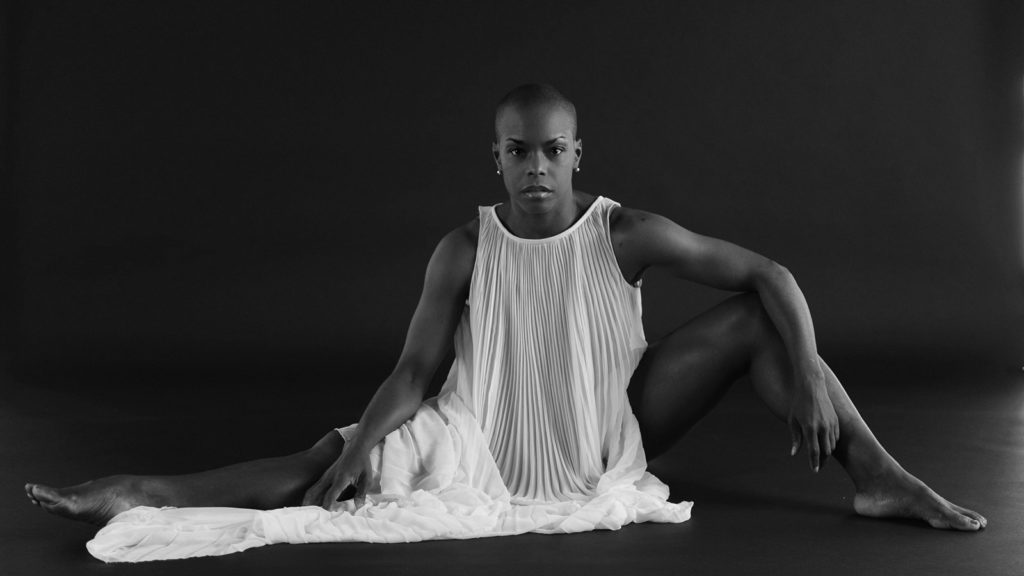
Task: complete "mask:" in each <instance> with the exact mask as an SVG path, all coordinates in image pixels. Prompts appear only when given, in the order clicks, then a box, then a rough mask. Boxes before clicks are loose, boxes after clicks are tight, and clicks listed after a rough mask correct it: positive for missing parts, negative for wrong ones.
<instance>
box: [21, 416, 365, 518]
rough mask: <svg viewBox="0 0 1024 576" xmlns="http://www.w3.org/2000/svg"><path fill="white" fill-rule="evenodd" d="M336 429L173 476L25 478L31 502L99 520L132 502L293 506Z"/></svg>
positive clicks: (323, 465) (315, 475)
mask: <svg viewBox="0 0 1024 576" xmlns="http://www.w3.org/2000/svg"><path fill="white" fill-rule="evenodd" d="M344 446H345V441H344V440H342V438H341V435H340V434H339V433H338V432H337V430H332V431H330V432H328V433H327V434H326V435H325V436H324V437H323V438H321V439H320V441H319V442H317V443H316V444H315V445H313V446H312V447H311V448H308V449H306V450H303V451H301V452H296V453H294V454H290V455H288V456H279V457H275V458H263V459H260V460H252V461H249V462H241V463H238V464H232V465H230V466H225V467H223V468H216V469H214V470H207V471H204V472H196V473H194V474H181V475H177V476H129V475H118V476H108V477H105V478H100V479H98V480H92V481H90V482H85V483H83V484H78V485H76V486H69V487H67V488H53V487H50V486H46V485H44V484H31V483H30V484H26V485H25V492H26V494H28V497H29V499H30V500H32V503H33V504H36V505H38V506H41V507H42V508H43V509H45V510H46V511H48V512H53V513H55V514H59V515H61V516H65V517H68V518H72V519H75V520H83V521H86V522H91V523H93V524H105V523H106V522H107V521H108V520H110V519H111V518H113V517H114V516H116V515H117V514H119V513H121V512H124V511H125V510H129V509H131V508H134V507H135V506H154V507H160V506H175V507H179V508H181V507H191V506H224V507H232V508H257V509H261V510H270V509H273V508H281V507H284V506H299V505H301V504H302V496H303V494H304V493H305V491H306V489H307V488H308V487H309V486H310V485H311V484H313V483H314V482H316V481H317V480H319V479H320V476H321V475H322V474H323V473H324V470H326V469H327V468H328V467H329V466H330V465H331V464H333V463H334V461H335V460H337V458H338V456H340V455H341V450H342V448H343V447H344Z"/></svg>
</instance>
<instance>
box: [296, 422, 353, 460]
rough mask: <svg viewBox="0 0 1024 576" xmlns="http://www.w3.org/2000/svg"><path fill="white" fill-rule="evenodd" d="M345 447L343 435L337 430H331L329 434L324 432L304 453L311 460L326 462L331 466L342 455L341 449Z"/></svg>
mask: <svg viewBox="0 0 1024 576" xmlns="http://www.w3.org/2000/svg"><path fill="white" fill-rule="evenodd" d="M344 447H345V440H344V439H343V438H342V437H341V434H339V433H338V431H337V430H331V431H330V432H328V433H327V434H324V436H323V437H322V438H320V440H318V441H317V443H316V444H314V445H313V446H311V447H309V448H307V449H306V450H305V451H304V452H303V454H304V455H305V456H307V457H308V458H309V459H310V460H313V461H315V462H318V463H324V462H326V464H327V465H328V466H329V465H330V464H332V463H333V462H334V461H335V460H337V459H338V456H341V451H342V449H343V448H344Z"/></svg>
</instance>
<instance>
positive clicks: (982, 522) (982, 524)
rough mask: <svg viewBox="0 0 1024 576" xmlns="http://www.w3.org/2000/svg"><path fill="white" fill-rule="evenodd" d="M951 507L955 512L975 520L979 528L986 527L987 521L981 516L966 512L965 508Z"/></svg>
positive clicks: (969, 511)
mask: <svg viewBox="0 0 1024 576" xmlns="http://www.w3.org/2000/svg"><path fill="white" fill-rule="evenodd" d="M952 506H953V509H954V510H956V511H957V512H959V513H961V514H963V515H964V516H967V517H969V518H973V519H974V520H976V521H977V522H978V525H979V527H981V528H984V527H985V526H987V525H988V519H986V518H985V517H984V516H982V515H981V514H978V513H977V512H975V511H974V510H968V509H967V508H964V507H963V506H957V505H956V504H953V505H952Z"/></svg>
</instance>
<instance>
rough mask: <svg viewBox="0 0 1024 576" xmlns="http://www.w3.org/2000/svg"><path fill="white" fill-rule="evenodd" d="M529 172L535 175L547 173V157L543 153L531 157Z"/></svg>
mask: <svg viewBox="0 0 1024 576" xmlns="http://www.w3.org/2000/svg"><path fill="white" fill-rule="evenodd" d="M529 172H530V174H535V175H540V174H547V173H548V167H547V158H545V157H544V155H543V154H534V155H533V156H532V157H531V158H530V165H529Z"/></svg>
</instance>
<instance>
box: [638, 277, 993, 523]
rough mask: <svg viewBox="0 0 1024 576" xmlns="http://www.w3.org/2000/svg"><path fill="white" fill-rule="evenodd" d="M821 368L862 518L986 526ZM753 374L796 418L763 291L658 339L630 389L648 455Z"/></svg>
mask: <svg viewBox="0 0 1024 576" xmlns="http://www.w3.org/2000/svg"><path fill="white" fill-rule="evenodd" d="M819 362H820V363H821V366H822V370H823V371H824V373H825V376H826V378H825V380H826V386H827V387H828V394H829V398H830V399H831V401H832V405H833V406H834V407H835V410H836V414H837V416H838V417H839V430H840V433H839V440H838V442H837V443H836V448H835V452H834V453H833V454H832V456H834V457H835V458H836V460H837V461H838V462H839V463H840V464H842V465H843V467H844V468H845V469H846V471H847V473H848V474H849V475H850V478H851V480H853V483H854V486H855V488H856V496H855V498H854V508H855V510H856V511H857V512H858V513H859V514H862V515H865V516H875V517H887V516H902V517H913V518H920V519H923V520H925V521H927V522H928V523H929V524H931V525H932V526H934V527H936V528H955V529H961V530H976V529H978V528H981V527H984V526H985V524H986V523H987V521H986V519H985V518H984V517H983V516H981V515H980V514H978V513H977V512H973V511H971V510H967V509H965V508H962V507H960V506H957V505H955V504H952V503H951V502H949V501H947V500H945V499H943V498H942V497H941V496H939V495H938V494H936V493H935V492H934V491H932V490H931V489H930V488H928V486H926V485H925V484H924V483H923V482H921V481H920V480H918V479H917V478H915V477H914V476H912V475H911V474H909V473H908V472H907V471H906V470H904V469H903V468H902V467H901V466H900V465H899V464H898V463H897V462H896V460H895V459H894V458H893V457H892V456H890V455H889V453H888V452H886V451H885V449H884V448H883V447H882V445H881V444H880V443H879V442H878V440H877V439H876V438H875V436H874V434H872V432H871V430H870V429H869V428H868V426H867V424H866V423H865V422H864V419H863V418H861V416H860V413H859V412H858V411H857V408H856V407H855V406H854V404H853V402H852V401H851V400H850V397H849V396H848V395H847V394H846V391H845V390H844V389H843V387H842V385H841V384H840V382H839V379H838V378H836V375H835V373H833V372H832V370H831V368H829V367H828V365H827V364H826V363H825V361H824V360H821V359H820V358H819ZM744 374H746V375H748V376H749V378H750V381H751V384H752V385H753V388H754V390H755V391H756V393H757V394H758V396H760V397H761V399H762V400H764V402H765V403H766V404H767V405H768V408H769V409H770V410H771V411H772V412H773V413H774V414H775V415H776V416H777V417H779V418H780V419H782V420H786V419H787V418H788V415H789V407H790V401H791V398H792V393H793V384H792V369H791V367H790V361H789V357H788V355H787V352H786V348H785V345H784V343H783V342H782V338H781V337H780V336H779V333H778V331H777V330H776V329H775V326H774V324H773V323H772V321H771V319H770V317H769V316H768V313H767V312H766V311H765V309H764V307H763V306H762V304H761V301H760V298H759V297H758V295H757V294H756V293H747V294H741V295H738V296H734V297H732V298H729V299H727V300H725V301H724V302H722V303H720V304H719V305H717V306H715V307H713V308H711V309H710V310H708V311H706V312H704V313H703V314H700V315H699V316H697V317H695V318H694V319H692V320H690V321H689V322H687V323H686V324H683V325H682V326H680V327H679V328H677V329H676V330H675V331H673V332H671V333H670V334H668V335H666V336H665V337H663V338H661V339H659V340H657V341H655V342H652V343H651V344H650V345H649V346H648V349H647V351H646V352H645V353H644V357H643V358H642V359H641V361H640V364H639V365H638V366H637V369H636V371H635V372H634V373H633V376H632V378H631V380H630V384H629V390H628V392H629V399H630V404H631V405H632V408H633V412H634V414H635V415H636V417H637V420H638V421H639V424H640V431H641V435H642V437H643V443H644V450H645V452H646V453H647V457H648V459H652V458H655V457H657V456H658V455H659V454H661V453H663V452H664V451H665V450H667V449H668V448H669V447H670V446H671V445H672V444H674V443H675V442H676V441H677V440H678V439H679V438H680V437H681V436H682V435H683V434H685V433H686V431H687V430H689V429H690V428H691V427H692V426H693V425H694V424H696V423H697V421H699V420H700V418H702V417H703V416H704V415H705V414H706V413H707V412H708V411H709V410H710V409H711V408H712V407H713V406H714V405H715V404H716V403H717V402H718V400H719V399H720V398H721V397H722V396H723V395H724V394H725V392H726V391H727V390H728V388H729V386H731V385H732V383H733V382H735V381H736V379H738V378H739V377H740V376H743V375H744ZM825 456H827V454H824V455H822V459H823V460H824V457H825Z"/></svg>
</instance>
